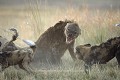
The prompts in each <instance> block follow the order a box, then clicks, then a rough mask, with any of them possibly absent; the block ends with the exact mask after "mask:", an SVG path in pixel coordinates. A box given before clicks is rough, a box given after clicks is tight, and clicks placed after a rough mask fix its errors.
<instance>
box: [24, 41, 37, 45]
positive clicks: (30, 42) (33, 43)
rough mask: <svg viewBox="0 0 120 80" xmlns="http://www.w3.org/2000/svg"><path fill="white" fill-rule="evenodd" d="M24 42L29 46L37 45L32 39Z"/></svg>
mask: <svg viewBox="0 0 120 80" xmlns="http://www.w3.org/2000/svg"><path fill="white" fill-rule="evenodd" d="M23 42H25V43H26V44H27V45H29V46H35V42H33V41H31V40H23Z"/></svg>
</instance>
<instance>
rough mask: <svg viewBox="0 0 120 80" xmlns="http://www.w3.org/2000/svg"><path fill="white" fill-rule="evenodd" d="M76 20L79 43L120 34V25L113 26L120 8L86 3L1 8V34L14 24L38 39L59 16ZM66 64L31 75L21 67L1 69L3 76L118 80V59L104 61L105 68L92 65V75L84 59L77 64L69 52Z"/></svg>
mask: <svg viewBox="0 0 120 80" xmlns="http://www.w3.org/2000/svg"><path fill="white" fill-rule="evenodd" d="M65 19H70V20H75V21H76V22H77V23H78V24H79V25H80V28H81V30H82V34H81V35H80V36H79V37H78V38H77V40H76V45H79V44H85V43H91V44H93V45H94V44H99V43H101V42H103V41H106V40H107V39H109V38H111V37H114V36H119V35H120V28H117V27H114V25H115V24H116V23H119V21H120V11H119V10H97V9H96V10H89V8H87V7H83V8H82V9H74V8H71V7H68V8H65V9H60V8H46V9H44V8H42V9H41V8H40V9H39V8H38V9H36V7H35V9H34V8H32V9H31V8H28V9H25V10H17V9H14V10H12V9H1V11H0V35H3V36H4V37H7V38H8V39H10V38H11V34H10V32H9V33H8V32H5V31H3V30H5V29H8V28H10V27H15V28H17V29H18V30H19V34H20V37H21V38H24V39H30V40H33V41H36V40H37V39H38V37H39V36H40V34H41V33H43V32H44V31H45V30H46V29H48V28H49V27H51V26H53V25H54V24H55V23H56V22H58V21H59V20H65ZM16 44H18V45H20V46H26V45H25V44H24V43H22V42H21V41H20V40H18V41H17V42H16ZM62 59H63V63H64V66H60V67H59V68H57V69H56V68H55V69H56V70H51V71H47V70H39V71H37V72H36V74H35V75H28V74H26V73H25V72H24V71H22V70H15V69H14V68H8V69H7V70H5V72H3V73H0V80H119V79H120V71H119V69H118V68H117V65H116V64H117V63H116V60H112V61H110V63H108V64H106V65H103V69H100V68H99V67H98V66H93V69H92V71H91V74H90V75H86V74H85V73H84V71H83V62H82V61H80V63H79V64H80V65H79V66H78V67H74V62H73V61H72V59H71V57H70V55H69V54H68V52H66V54H65V55H64V57H63V58H62Z"/></svg>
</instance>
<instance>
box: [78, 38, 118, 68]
mask: <svg viewBox="0 0 120 80" xmlns="http://www.w3.org/2000/svg"><path fill="white" fill-rule="evenodd" d="M76 57H77V58H78V59H79V60H83V61H84V62H85V68H86V69H87V68H88V67H91V66H92V65H93V64H96V63H98V64H106V63H107V62H108V61H110V60H111V59H113V58H114V57H116V58H117V61H118V64H119V65H120V37H114V38H111V39H109V40H107V41H106V42H104V43H101V44H100V45H98V46H97V45H96V46H91V45H90V44H89V45H88V44H85V45H79V46H77V47H76Z"/></svg>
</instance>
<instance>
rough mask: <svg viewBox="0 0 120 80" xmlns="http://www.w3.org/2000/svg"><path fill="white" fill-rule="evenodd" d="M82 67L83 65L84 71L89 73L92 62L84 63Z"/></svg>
mask: <svg viewBox="0 0 120 80" xmlns="http://www.w3.org/2000/svg"><path fill="white" fill-rule="evenodd" d="M84 67H85V73H86V74H89V73H90V71H91V67H92V64H91V63H85V64H84Z"/></svg>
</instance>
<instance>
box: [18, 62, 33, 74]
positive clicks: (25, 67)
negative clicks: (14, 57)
mask: <svg viewBox="0 0 120 80" xmlns="http://www.w3.org/2000/svg"><path fill="white" fill-rule="evenodd" d="M27 65H28V64H27V63H21V64H19V67H20V68H21V69H23V70H24V71H26V72H27V73H29V74H30V73H31V72H30V71H29V69H28V66H27Z"/></svg>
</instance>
